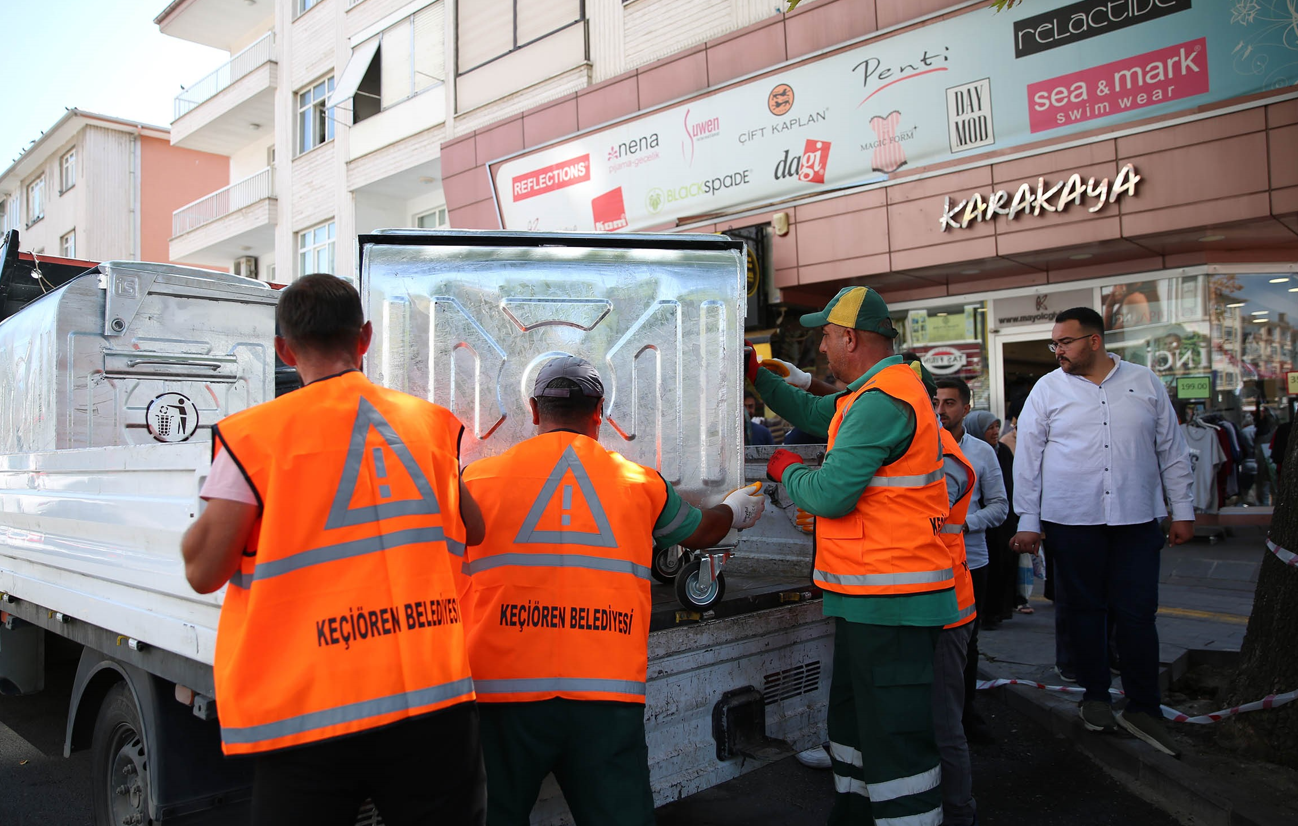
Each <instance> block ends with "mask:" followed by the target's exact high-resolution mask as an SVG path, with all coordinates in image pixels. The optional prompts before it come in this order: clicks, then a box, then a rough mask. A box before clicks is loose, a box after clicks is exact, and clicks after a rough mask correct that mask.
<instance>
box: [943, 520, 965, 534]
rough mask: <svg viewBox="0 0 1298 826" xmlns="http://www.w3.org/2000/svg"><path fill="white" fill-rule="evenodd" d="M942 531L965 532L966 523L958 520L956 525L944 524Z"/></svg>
mask: <svg viewBox="0 0 1298 826" xmlns="http://www.w3.org/2000/svg"><path fill="white" fill-rule="evenodd" d="M942 533H964V523H963V522H958V523H956V524H954V525H943V526H942Z"/></svg>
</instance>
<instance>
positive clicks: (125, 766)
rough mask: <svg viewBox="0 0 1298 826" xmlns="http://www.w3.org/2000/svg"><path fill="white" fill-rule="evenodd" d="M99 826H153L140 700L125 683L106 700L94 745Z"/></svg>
mask: <svg viewBox="0 0 1298 826" xmlns="http://www.w3.org/2000/svg"><path fill="white" fill-rule="evenodd" d="M90 774H91V778H92V779H91V789H92V791H91V796H92V797H93V805H94V810H95V826H150V824H152V823H153V821H152V820H150V819H149V761H148V754H147V753H146V749H145V744H144V727H143V726H142V725H141V724H140V712H139V709H137V708H136V706H135V696H134V695H133V694H132V693H131V690H130V688H129V687H128V686H127V685H126V683H125V682H119V683H118V684H117V685H115V686H113V687H112V688H110V689H109V690H108V693H107V694H106V695H104V702H103V705H101V706H100V707H99V716H98V717H97V718H96V719H95V730H94V734H93V735H92V738H91V744H90Z"/></svg>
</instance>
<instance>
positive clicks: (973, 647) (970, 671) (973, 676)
mask: <svg viewBox="0 0 1298 826" xmlns="http://www.w3.org/2000/svg"><path fill="white" fill-rule="evenodd" d="M969 577H970V578H971V579H972V580H973V589H974V603H975V604H977V605H978V606H979V608H978V615H977V616H975V617H974V621H973V623H972V625H973V633H972V634H970V635H969V653H968V656H966V657H965V662H964V707H965V708H972V707H973V701H974V694H975V691H976V688H977V683H978V630H979V629H980V628H981V627H982V621H983V618H982V602H983V594H984V592H985V591H986V590H987V566H986V565H984V566H982V567H981V568H971V569H970V570H969Z"/></svg>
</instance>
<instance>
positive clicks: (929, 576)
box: [816, 568, 955, 586]
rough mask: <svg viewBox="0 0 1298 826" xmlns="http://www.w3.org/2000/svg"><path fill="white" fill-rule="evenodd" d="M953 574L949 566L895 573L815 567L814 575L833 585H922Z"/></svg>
mask: <svg viewBox="0 0 1298 826" xmlns="http://www.w3.org/2000/svg"><path fill="white" fill-rule="evenodd" d="M954 575H955V571H954V570H953V569H951V568H943V569H942V570H940V571H907V572H904V573H895V574H831V573H828V572H826V571H822V570H820V569H819V568H817V569H816V577H817V578H819V579H823V580H824V581H826V582H831V583H833V584H835V585H865V586H884V585H924V584H927V583H931V582H945V581H946V580H948V579H950V578H951V577H952V576H954Z"/></svg>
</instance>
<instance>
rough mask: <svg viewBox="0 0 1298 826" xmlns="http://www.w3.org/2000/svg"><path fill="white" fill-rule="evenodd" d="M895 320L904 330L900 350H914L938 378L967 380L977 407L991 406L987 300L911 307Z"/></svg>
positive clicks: (982, 408) (900, 328) (899, 345)
mask: <svg viewBox="0 0 1298 826" xmlns="http://www.w3.org/2000/svg"><path fill="white" fill-rule="evenodd" d="M892 323H893V325H894V326H896V328H897V329H898V330H900V331H901V335H900V336H898V342H899V344H898V350H899V351H901V352H906V351H913V352H914V353H915V354H917V355H918V356H919V357H920V361H922V362H923V363H924V366H925V367H927V368H928V369H929V372H930V373H932V374H933V376H934V377H935V378H944V377H950V378H960V379H964V380H965V382H966V383H968V385H969V390H970V392H971V393H972V394H973V402H972V403H973V407H974V409H975V410H989V409H991V382H990V380H989V377H988V369H987V312H986V303H985V302H982V301H975V302H969V303H963V304H952V305H949V306H936V307H926V308H923V309H915V310H908V311H905V312H901V313H897V314H894V316H893V319H892Z"/></svg>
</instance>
